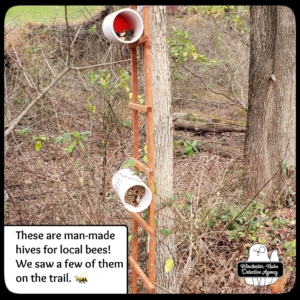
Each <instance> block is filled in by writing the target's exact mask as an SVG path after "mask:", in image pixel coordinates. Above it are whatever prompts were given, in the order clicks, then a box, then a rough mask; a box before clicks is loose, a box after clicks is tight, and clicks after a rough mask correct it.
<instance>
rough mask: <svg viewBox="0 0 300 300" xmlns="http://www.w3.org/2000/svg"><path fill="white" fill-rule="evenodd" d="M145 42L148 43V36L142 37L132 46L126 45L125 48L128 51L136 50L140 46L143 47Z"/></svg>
mask: <svg viewBox="0 0 300 300" xmlns="http://www.w3.org/2000/svg"><path fill="white" fill-rule="evenodd" d="M147 42H149V37H148V36H142V37H140V38H139V39H138V40H137V41H136V42H134V43H132V44H127V48H128V49H133V48H136V47H138V46H140V45H143V44H145V43H147Z"/></svg>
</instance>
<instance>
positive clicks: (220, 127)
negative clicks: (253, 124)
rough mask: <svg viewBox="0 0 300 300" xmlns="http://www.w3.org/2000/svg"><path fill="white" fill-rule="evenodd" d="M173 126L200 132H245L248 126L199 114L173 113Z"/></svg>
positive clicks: (178, 128)
mask: <svg viewBox="0 0 300 300" xmlns="http://www.w3.org/2000/svg"><path fill="white" fill-rule="evenodd" d="M172 119H173V126H174V129H176V130H188V131H195V132H198V133H199V134H202V133H206V132H214V133H223V132H245V131H246V126H244V125H242V124H239V123H237V122H234V121H230V120H222V119H214V118H212V119H209V118H205V117H201V116H199V115H197V114H186V113H179V112H178V113H173V114H172Z"/></svg>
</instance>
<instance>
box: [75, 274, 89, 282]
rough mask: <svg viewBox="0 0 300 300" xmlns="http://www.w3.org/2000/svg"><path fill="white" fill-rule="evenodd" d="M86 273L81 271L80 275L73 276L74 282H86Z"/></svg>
mask: <svg viewBox="0 0 300 300" xmlns="http://www.w3.org/2000/svg"><path fill="white" fill-rule="evenodd" d="M86 275H87V274H86V272H83V273H82V274H81V276H80V277H78V276H74V277H75V278H76V282H77V281H78V283H86V282H88V280H87V278H86Z"/></svg>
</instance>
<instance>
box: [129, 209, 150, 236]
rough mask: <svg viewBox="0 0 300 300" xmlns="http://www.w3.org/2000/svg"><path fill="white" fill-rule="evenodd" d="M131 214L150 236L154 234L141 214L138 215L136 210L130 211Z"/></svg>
mask: <svg viewBox="0 0 300 300" xmlns="http://www.w3.org/2000/svg"><path fill="white" fill-rule="evenodd" d="M130 214H131V216H132V217H133V218H134V219H135V220H137V222H138V223H139V225H140V226H142V228H143V229H144V230H145V231H146V232H147V233H149V234H150V236H152V237H153V236H155V230H154V229H153V228H152V227H150V226H149V224H148V223H147V222H146V221H145V220H144V219H143V218H142V217H141V215H139V214H138V213H136V212H130Z"/></svg>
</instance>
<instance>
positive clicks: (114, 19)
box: [102, 8, 144, 44]
mask: <svg viewBox="0 0 300 300" xmlns="http://www.w3.org/2000/svg"><path fill="white" fill-rule="evenodd" d="M125 29H129V30H131V29H132V30H133V31H134V34H133V38H132V39H131V40H130V41H124V40H122V39H121V38H119V37H118V36H117V35H116V32H115V31H116V30H118V31H121V32H123V31H124V30H125ZM102 30H103V33H104V35H105V36H106V37H107V38H108V39H109V40H110V41H113V42H121V43H125V44H131V43H134V42H136V41H137V40H138V39H139V38H140V37H141V36H142V34H143V31H144V23H143V20H142V18H141V16H140V15H139V14H138V13H137V12H136V11H135V10H133V9H130V8H123V9H120V10H118V11H116V12H114V13H112V14H109V15H108V16H107V17H105V19H104V21H103V23H102Z"/></svg>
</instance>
